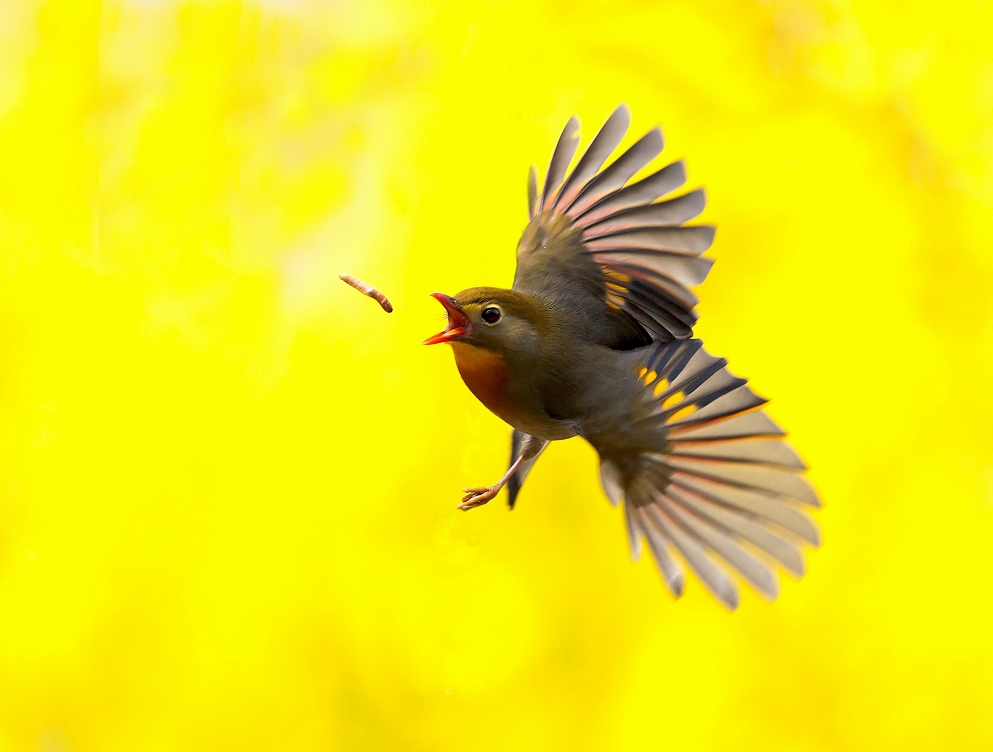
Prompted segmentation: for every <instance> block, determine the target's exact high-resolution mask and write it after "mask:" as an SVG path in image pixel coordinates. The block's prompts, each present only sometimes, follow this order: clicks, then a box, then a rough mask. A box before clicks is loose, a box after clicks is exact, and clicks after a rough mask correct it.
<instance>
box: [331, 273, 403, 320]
mask: <svg viewBox="0 0 993 752" xmlns="http://www.w3.org/2000/svg"><path fill="white" fill-rule="evenodd" d="M338 278H339V279H341V281H342V282H344V283H345V284H347V285H351V286H352V287H354V288H355V289H356V290H358V291H359V292H360V293H362V294H363V295H368V296H369V297H370V298H372V299H373V300H375V301H376V302H377V303H379V305H381V306H382V307H383V310H384V311H386V312H387V313H393V304H392V303H390V299H389V298H387V297H386V296H385V295H383V293H381V292H380V291H379V290H377V289H376V288H375V287H373V286H372V285H367V284H366V283H365V282H363V281H362V280H361V279H355V277H353V276H352V275H351V274H339V275H338Z"/></svg>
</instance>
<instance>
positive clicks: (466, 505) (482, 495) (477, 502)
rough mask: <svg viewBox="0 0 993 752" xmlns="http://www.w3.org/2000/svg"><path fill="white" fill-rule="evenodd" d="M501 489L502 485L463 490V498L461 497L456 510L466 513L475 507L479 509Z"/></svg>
mask: <svg viewBox="0 0 993 752" xmlns="http://www.w3.org/2000/svg"><path fill="white" fill-rule="evenodd" d="M501 488H503V486H502V485H496V486H483V487H482V488H463V489H462V490H463V491H465V496H463V497H462V503H461V504H459V505H458V509H461V510H462V511H463V512H468V511H469V510H470V509H474V508H475V507H481V506H483V504H485V503H486V502H488V501H490V500H491V499H493V498H494V497H495V496H496V495H497V494H498V493H500V489H501Z"/></svg>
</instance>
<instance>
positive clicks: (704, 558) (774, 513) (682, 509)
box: [590, 340, 820, 609]
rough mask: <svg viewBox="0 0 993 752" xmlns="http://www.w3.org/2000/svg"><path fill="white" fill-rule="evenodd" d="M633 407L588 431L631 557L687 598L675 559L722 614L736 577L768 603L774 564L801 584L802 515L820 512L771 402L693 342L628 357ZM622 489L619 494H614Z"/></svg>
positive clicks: (773, 590) (774, 586)
mask: <svg viewBox="0 0 993 752" xmlns="http://www.w3.org/2000/svg"><path fill="white" fill-rule="evenodd" d="M628 357H629V358H630V360H629V361H627V362H628V363H629V364H630V366H631V368H630V370H631V372H632V374H633V377H632V378H631V381H630V390H631V392H630V393H629V398H630V400H633V401H632V402H631V403H630V404H631V405H634V413H635V414H637V415H638V417H637V418H636V419H635V420H633V421H632V420H631V419H630V415H631V410H630V409H625V410H621V411H619V412H618V413H617V415H618V416H620V415H622V414H623V415H625V416H627V417H626V418H625V420H624V422H623V423H622V422H621V420H620V418H618V419H617V422H616V423H611V422H610V421H611V420H612V419H610V418H607V419H605V420H606V423H605V424H604V425H597V426H596V427H595V430H592V431H591V432H590V434H591V435H590V441H591V442H592V443H593V444H594V446H595V447H597V449H598V450H599V451H600V452H601V462H602V465H601V478H608V479H609V481H608V480H604V488H605V489H607V488H608V485H609V486H610V490H609V493H610V494H611V498H612V499H613V500H614V501H616V500H617V499H619V498H620V497H621V496H623V498H624V507H625V518H626V520H627V527H628V535H629V539H630V543H631V547H632V552H639V551H640V539H641V538H642V537H644V538H645V539H646V540H647V541H648V545H649V548H650V549H651V551H652V555H653V558H654V559H655V562H656V564H657V566H658V569H659V571H660V573H661V574H662V577H663V579H664V580H665V583H666V586H667V587H668V588H669V590H670V591H671V592H673V594H674V595H676V596H678V595H679V594H680V593H681V592H682V567H681V565H680V563H679V561H677V560H676V558H674V554H675V553H678V555H679V557H680V558H681V559H682V560H683V561H684V562H685V563H686V565H688V566H689V568H690V569H691V570H693V572H694V573H695V574H696V575H697V577H698V578H699V579H700V580H701V581H702V582H703V583H704V585H705V586H706V587H707V589H708V590H710V592H711V593H713V594H714V596H715V597H716V598H717V599H718V600H719V601H721V603H723V604H724V605H726V606H727V607H728V608H731V609H734V608H736V607H737V605H738V601H739V596H738V589H737V585H736V584H735V581H734V579H733V578H732V577H731V575H730V572H736V573H737V574H739V575H740V576H741V577H742V578H743V579H744V580H745V581H747V582H748V583H749V584H750V585H751V586H752V587H753V588H754V589H755V590H756V591H757V592H758V593H760V594H761V595H762V596H763V597H765V598H767V599H769V600H772V599H775V598H776V597H777V596H778V594H779V591H780V590H779V581H778V579H777V577H776V572H775V570H776V568H777V567H782V568H783V569H785V570H786V571H787V572H790V573H791V574H793V575H795V576H797V577H801V576H803V574H804V571H805V564H804V560H803V555H802V553H801V549H800V546H801V543H808V544H810V545H813V546H817V545H819V544H820V533H819V531H818V529H817V526H816V525H815V524H814V522H813V521H812V520H811V519H810V517H809V516H807V515H806V514H804V513H803V511H801V510H802V509H804V508H806V509H809V508H811V507H818V506H820V500H819V499H818V497H817V493H816V492H815V491H814V488H813V486H811V484H810V483H809V482H808V481H807V480H806V478H805V477H804V476H803V475H802V472H803V471H804V470H805V469H806V465H805V464H804V463H803V461H802V460H801V459H800V457H799V456H798V455H797V454H796V452H795V451H793V449H792V448H791V447H790V446H789V445H788V444H787V443H786V442H785V441H783V439H782V436H783V435H784V434H783V431H782V429H780V428H779V426H777V425H776V424H775V423H774V422H773V421H772V420H771V419H770V418H769V417H768V416H767V415H766V414H765V413H764V411H763V410H762V409H761V408H762V406H763V405H764V404H765V403H766V400H765V399H763V398H762V397H759V396H758V395H756V394H755V393H754V392H753V391H752V390H751V389H750V388H749V387H748V385H747V382H746V381H745V380H744V379H742V378H739V377H737V376H734V375H732V374H731V373H729V372H728V370H727V367H726V366H727V361H726V360H724V359H723V358H716V357H714V356H712V355H710V354H709V353H707V352H706V351H705V350H704V349H703V347H702V343H701V342H700V341H699V340H683V341H677V342H670V343H669V344H666V345H658V344H657V345H653V346H650V347H647V348H644V349H643V350H640V351H637V352H634V353H631V354H629V355H628ZM620 487H622V488H623V493H621V492H620Z"/></svg>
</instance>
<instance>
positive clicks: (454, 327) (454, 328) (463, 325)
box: [421, 292, 469, 345]
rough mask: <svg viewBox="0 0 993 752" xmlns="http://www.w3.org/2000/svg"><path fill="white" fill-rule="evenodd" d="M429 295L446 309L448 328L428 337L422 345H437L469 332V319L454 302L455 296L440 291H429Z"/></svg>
mask: <svg viewBox="0 0 993 752" xmlns="http://www.w3.org/2000/svg"><path fill="white" fill-rule="evenodd" d="M431 297H432V298H434V299H435V300H437V301H438V302H439V303H441V304H442V305H443V306H445V310H446V311H448V328H447V329H445V331H443V332H439V333H438V334H436V335H434V336H433V337H428V338H427V339H426V340H424V341H423V342H422V343H421V344H422V345H437V344H438V343H440V342H451V341H452V340H453V339H458V338H459V337H464V336H465V335H466V334H468V333H469V319H467V318H466V317H465V314H464V313H462V311H461V309H459V307H458V306H457V305H456V304H455V298H453V297H452V296H450V295H445V294H443V293H440V292H433V293H431Z"/></svg>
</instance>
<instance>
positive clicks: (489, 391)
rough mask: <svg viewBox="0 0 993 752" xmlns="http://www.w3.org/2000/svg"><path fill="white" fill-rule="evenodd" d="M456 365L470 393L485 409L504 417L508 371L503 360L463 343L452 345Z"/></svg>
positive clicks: (494, 354)
mask: <svg viewBox="0 0 993 752" xmlns="http://www.w3.org/2000/svg"><path fill="white" fill-rule="evenodd" d="M452 352H454V353H455V365H456V366H457V367H458V369H459V375H461V376H462V381H464V382H465V385H466V386H467V387H469V391H470V392H472V393H473V394H474V395H476V399H478V400H479V401H480V402H482V403H483V404H484V405H485V406H486V407H487V409H489V410H490V411H491V412H494V413H496V414H497V415H498V416H500V417H503V416H502V413H503V412H504V409H505V408H506V398H507V382H508V381H509V380H510V371H509V369H508V368H507V363H506V361H504V359H503V358H502V357H500V356H499V355H497V354H496V353H493V352H490V351H489V350H483V349H481V348H478V347H473V346H472V345H467V344H465V343H464V342H453V343H452Z"/></svg>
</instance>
